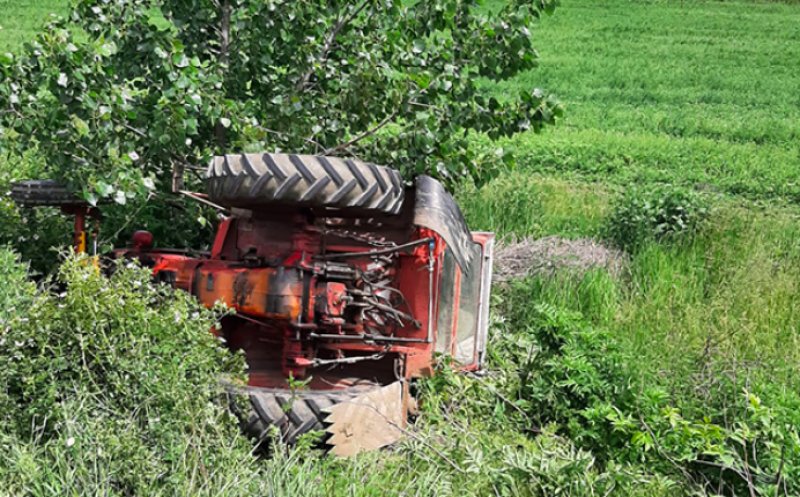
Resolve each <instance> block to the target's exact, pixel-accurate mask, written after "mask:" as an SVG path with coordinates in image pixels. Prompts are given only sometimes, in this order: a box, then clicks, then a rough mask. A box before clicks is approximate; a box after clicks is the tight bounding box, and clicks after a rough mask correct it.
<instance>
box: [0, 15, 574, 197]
mask: <svg viewBox="0 0 800 497" xmlns="http://www.w3.org/2000/svg"><path fill="white" fill-rule="evenodd" d="M556 2H557V0H527V1H522V0H512V1H508V2H505V3H503V4H502V5H501V6H494V5H492V6H488V7H487V6H482V5H480V2H477V1H474V0H435V1H416V2H403V1H401V0H381V1H378V0H360V1H357V2H352V1H340V0H335V1H327V0H326V1H321V0H310V1H302V2H294V1H288V0H77V1H76V2H75V4H74V6H73V9H72V12H71V15H70V17H69V18H68V19H57V20H54V21H52V22H51V23H50V24H48V25H47V26H46V28H45V29H44V31H43V32H42V33H41V34H40V35H39V36H38V37H37V39H36V40H35V41H34V42H33V43H30V44H29V45H27V46H26V48H25V49H24V51H23V53H22V54H20V55H19V56H13V55H11V54H5V55H0V72H1V73H2V80H0V132H1V133H2V144H3V146H4V147H5V148H6V149H7V150H9V151H11V152H12V153H22V152H23V151H28V150H31V149H36V150H37V151H38V155H39V156H40V157H41V160H42V162H43V166H42V169H43V171H42V172H43V173H44V174H47V175H49V176H51V177H55V178H58V179H62V180H65V181H68V182H70V183H71V184H72V185H73V186H74V187H75V188H76V189H80V190H82V191H83V194H84V196H85V197H86V198H87V199H88V200H90V201H92V202H94V201H97V200H100V199H102V198H110V199H113V200H115V201H116V202H117V203H120V204H124V203H126V202H128V201H129V200H131V199H135V198H142V197H143V196H146V195H148V194H151V192H153V191H156V190H162V191H168V190H169V189H170V187H171V188H172V189H180V188H183V184H184V181H185V180H189V181H196V180H197V179H199V177H200V176H201V173H200V169H201V168H199V167H198V166H197V165H198V164H203V163H205V161H206V160H207V159H208V158H209V157H210V156H211V155H212V154H214V153H223V152H226V151H241V150H284V151H294V152H305V153H327V154H338V155H351V156H359V157H361V158H364V159H367V160H371V161H375V162H382V163H387V164H391V165H392V166H394V167H398V168H399V169H401V170H402V171H403V172H404V173H405V174H407V175H409V176H412V175H415V174H420V173H426V174H432V175H435V176H437V177H439V178H441V179H443V180H445V181H447V182H451V183H452V182H453V181H455V180H457V179H458V178H461V177H463V176H469V177H471V178H473V179H474V180H476V181H477V182H479V183H480V182H482V181H485V180H486V179H488V178H489V177H491V176H492V175H493V174H494V173H495V172H496V171H497V169H498V166H497V164H498V163H502V161H500V160H498V158H497V157H496V156H495V154H494V153H485V152H480V151H478V150H476V149H475V148H474V147H473V146H471V144H470V140H469V138H470V132H482V133H487V134H488V135H489V136H490V137H499V136H508V135H511V134H513V133H517V132H520V131H525V130H529V129H532V130H534V131H538V130H539V129H541V128H542V126H544V125H545V124H548V123H552V122H553V121H554V120H555V118H556V117H557V116H558V115H560V112H561V110H560V107H559V106H558V104H557V103H556V102H555V101H554V100H553V99H552V98H550V97H548V96H546V95H545V94H544V93H543V92H542V91H541V90H538V89H531V90H529V91H525V92H523V93H521V94H520V95H514V96H511V95H509V96H508V97H507V98H503V99H500V100H499V99H497V98H494V97H486V96H484V95H483V94H482V93H481V91H480V90H481V88H482V87H483V86H486V85H487V84H489V83H490V82H492V81H498V80H503V79H508V78H511V77H513V76H514V75H515V74H517V73H519V72H520V71H524V70H527V69H530V68H532V67H534V66H535V65H536V61H537V54H536V51H535V50H534V48H533V46H532V34H531V31H530V30H531V28H532V26H533V23H534V21H535V20H536V19H537V18H539V17H540V16H541V15H542V14H544V13H551V12H552V11H553V9H554V7H555V5H556ZM506 159H508V158H506ZM186 171H190V172H192V173H194V174H188V175H186ZM184 176H186V179H185V178H184Z"/></svg>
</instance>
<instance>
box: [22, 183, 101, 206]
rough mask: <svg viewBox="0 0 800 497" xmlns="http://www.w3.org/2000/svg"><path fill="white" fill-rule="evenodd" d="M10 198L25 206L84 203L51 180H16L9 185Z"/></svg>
mask: <svg viewBox="0 0 800 497" xmlns="http://www.w3.org/2000/svg"><path fill="white" fill-rule="evenodd" d="M11 199H12V200H13V201H14V202H16V203H17V204H19V205H22V206H26V207H42V206H56V207H59V206H67V205H86V201H84V200H82V199H80V198H78V197H77V196H76V195H75V194H74V193H72V192H71V191H69V190H68V189H67V188H66V187H64V186H63V185H61V184H59V183H57V182H55V181H52V180H30V181H18V182H16V183H13V184H12V185H11Z"/></svg>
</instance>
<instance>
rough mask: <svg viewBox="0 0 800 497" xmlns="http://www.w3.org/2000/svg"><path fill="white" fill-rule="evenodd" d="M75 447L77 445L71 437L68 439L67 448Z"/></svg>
mask: <svg viewBox="0 0 800 497" xmlns="http://www.w3.org/2000/svg"><path fill="white" fill-rule="evenodd" d="M73 445H75V439H74V438H73V437H69V438H68V439H67V447H72V446H73Z"/></svg>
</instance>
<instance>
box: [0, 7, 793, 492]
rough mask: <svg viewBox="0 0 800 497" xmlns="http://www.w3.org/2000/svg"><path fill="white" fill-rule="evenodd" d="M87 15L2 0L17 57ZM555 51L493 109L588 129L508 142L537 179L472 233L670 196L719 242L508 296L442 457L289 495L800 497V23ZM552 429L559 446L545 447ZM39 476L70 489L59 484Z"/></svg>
mask: <svg viewBox="0 0 800 497" xmlns="http://www.w3.org/2000/svg"><path fill="white" fill-rule="evenodd" d="M494 3H497V2H494ZM63 5H64V2H63V1H56V0H48V1H43V0H37V1H29V2H24V1H14V2H12V1H10V0H0V7H3V12H5V13H6V15H5V17H4V19H3V20H0V25H2V26H3V29H2V30H0V51H6V50H15V49H17V48H18V47H19V46H20V45H21V43H23V42H24V41H25V40H26V39H30V38H31V37H32V36H33V34H34V28H35V27H36V26H37V25H39V24H40V23H41V22H43V20H44V19H45V17H46V16H47V14H48V13H49V12H51V11H60V10H62V9H63V8H64V7H63ZM534 34H535V37H536V39H537V43H536V46H537V47H538V49H539V51H540V54H541V67H540V68H539V69H537V70H536V71H533V72H531V73H529V74H524V75H522V76H520V77H518V78H517V79H515V80H514V81H511V82H507V83H505V84H503V85H501V86H500V87H499V88H490V89H489V90H490V91H495V92H497V94H499V95H502V94H503V93H504V92H509V91H517V90H525V89H530V88H533V87H541V88H544V89H546V90H548V91H549V92H552V93H555V94H557V95H558V96H559V97H560V99H561V100H562V101H563V102H564V104H565V107H566V110H567V113H566V118H565V119H564V120H563V121H562V122H561V123H560V124H559V125H558V126H556V127H555V128H552V129H546V130H545V131H544V132H543V133H542V134H540V135H534V134H523V135H519V136H517V137H514V138H512V139H508V140H503V141H502V142H501V143H500V145H502V146H503V147H506V148H510V149H512V150H514V151H515V152H516V155H517V158H518V165H517V168H516V170H514V171H510V172H507V173H504V174H503V175H501V176H500V177H498V178H497V179H495V180H493V181H492V182H490V183H489V184H487V185H486V186H484V187H483V188H481V189H474V188H465V190H463V191H461V192H459V198H460V201H461V203H462V206H463V208H464V211H465V213H466V215H467V217H468V219H469V221H470V224H471V225H472V227H473V228H475V229H487V230H493V231H496V232H497V233H498V234H499V235H500V237H501V239H506V240H508V239H514V238H522V237H527V236H533V237H542V236H547V235H558V236H562V237H567V238H582V237H593V238H602V237H603V236H604V234H605V233H606V232H607V228H608V226H609V223H611V222H612V221H611V219H612V215H613V212H614V209H615V207H616V206H617V205H618V202H619V199H620V198H622V197H623V196H624V195H625V192H626V191H628V190H632V188H631V187H638V186H642V185H652V184H662V183H663V184H670V185H678V186H682V187H685V188H686V189H688V190H691V191H694V192H697V194H698V195H699V197H700V198H701V199H702V201H703V202H704V203H705V205H707V206H708V207H709V214H708V217H707V220H706V222H705V223H704V224H703V225H702V226H700V228H698V230H697V232H696V233H694V234H693V235H691V236H684V237H680V238H675V239H661V240H650V241H648V242H647V243H645V244H643V245H642V246H640V247H639V248H637V249H636V250H632V251H631V253H630V254H629V257H630V261H629V269H628V271H627V272H626V273H625V274H623V275H622V276H619V277H617V276H614V275H610V274H608V273H607V272H605V271H602V270H599V271H594V272H590V273H588V274H587V275H585V276H581V277H577V278H576V277H573V276H570V275H566V274H560V275H557V276H555V277H552V278H550V277H539V278H531V279H528V280H526V281H524V282H520V283H518V284H515V285H512V286H511V287H510V288H499V289H498V290H497V291H496V299H495V308H494V309H495V316H494V325H493V328H492V333H493V338H492V346H493V349H492V352H491V354H490V356H491V358H490V363H491V371H490V374H489V378H488V379H486V380H472V379H469V378H465V377H460V376H459V377H451V376H450V375H445V377H444V378H442V379H438V380H435V381H433V382H431V383H430V384H426V385H425V386H424V387H423V395H424V397H423V398H425V399H426V400H427V404H426V405H425V406H424V415H423V416H422V418H421V420H420V422H419V423H418V425H417V426H416V427H415V430H417V431H416V433H418V436H417V437H415V438H412V439H411V440H410V441H409V442H408V443H407V444H405V445H404V446H403V447H401V448H400V449H398V450H396V451H393V452H381V453H377V454H368V455H365V456H363V457H359V458H357V459H355V460H352V461H334V460H329V459H322V460H320V459H317V458H306V457H304V455H303V454H304V453H302V452H301V453H290V454H289V455H279V456H278V457H276V458H275V459H273V460H271V461H268V462H265V463H264V468H265V469H264V471H265V474H266V475H268V480H269V482H268V484H269V485H270V486H269V491H270V492H274V494H275V495H333V494H336V495H339V494H341V495H365V496H366V495H369V496H372V495H554V494H556V493H557V492H560V493H562V494H566V495H603V494H604V492H608V493H607V495H648V496H649V495H689V494H691V493H692V492H693V491H697V490H698V489H700V488H704V490H705V491H707V492H711V491H713V490H714V489H710V488H708V487H703V480H702V475H704V474H705V475H709V474H710V473H702V469H701V468H698V467H697V464H698V463H697V461H690V460H689V459H688V456H687V455H686V454H689V453H692V454H696V453H701V454H703V457H708V458H713V457H720V460H724V461H727V462H726V464H730V465H734V464H737V461H738V459H735V457H738V456H741V454H742V453H744V454H746V456H745V457H750V456H748V455H747V454H751V453H752V454H754V455H755V454H756V451H758V455H755V456H754V457H755V458H757V459H758V460H759V463H761V464H762V465H763V468H764V471H763V473H764V474H762V475H761V476H759V477H757V478H755V480H756V481H755V483H753V482H749V481H748V480H747V478H746V477H742V476H741V475H739V474H738V473H735V472H733V471H732V470H730V469H726V468H715V471H717V473H719V476H718V477H719V478H720V479H721V480H725V481H726V482H728V483H726V485H727V484H730V486H728V487H726V488H725V490H724V492H723V493H725V494H726V495H731V494H735V495H747V494H751V495H787V494H791V493H792V492H800V439H798V435H797V431H796V426H798V425H799V424H800V415H798V414H797V413H798V412H800V410H798V409H800V394H798V392H800V205H798V204H800V5H798V4H796V3H783V2H766V1H765V2H762V1H752V2H746V1H730V2H711V1H689V0H687V1H683V2H679V1H672V2H667V1H632V0H605V1H603V2H597V1H590V0H563V2H562V5H561V6H560V7H559V9H558V10H557V12H556V14H555V15H554V16H553V17H547V18H545V19H543V20H542V22H541V25H540V26H538V27H537V29H536V30H535V32H534ZM476 140H480V141H481V142H482V143H484V144H485V145H486V146H492V147H495V146H497V145H498V144H496V143H490V142H489V141H488V140H486V139H485V138H483V137H476ZM0 167H2V163H0ZM0 255H2V254H0ZM0 296H2V295H0ZM541 304H545V308H544V310H538V307H537V306H539V305H541ZM548 309H555V310H556V311H557V312H556V311H553V313H552V314H553V315H551V313H550V312H551V311H549V310H548ZM573 313H579V315H580V317H577V318H576V317H575V315H574V314H573ZM543 330H544V331H543ZM553 330H556V331H558V332H564V333H566V336H568V339H565V342H566V345H564V347H565V350H566V349H568V350H566V351H565V350H562V351H560V352H559V353H557V354H555V356H553V357H549V356H548V358H549V359H550V360H551V361H550V362H546V361H545V362H546V363H544V364H539V363H536V362H535V359H534V360H532V359H531V352H530V350H534V349H533V347H534V346H533V345H532V343H534V342H535V340H534V339H533V338H531V337H535V336H539V335H537V334H542V333H545V334H546V333H549V332H553ZM565 330H566V331H565ZM598 337H600V338H598ZM521 350H522V351H528V356H527V359H526V357H525V354H522V353H521V352H520V351H521ZM542 350H544V348H542ZM542 350H539V352H537V353H542V354H543V352H542ZM520 354H521V355H520ZM559 354H561V355H559ZM534 355H535V354H534ZM607 360H608V361H611V362H613V364H610V363H608V362H607ZM526 361H527V362H526ZM531 364H534V365H533V366H531ZM529 368H530V369H529ZM531 371H533V378H534V379H531V377H530V376H526V375H527V374H528V373H529V372H531ZM619 371H625V374H624V375H622V377H623V378H624V382H623V381H622V380H619V378H620V376H618V373H619ZM537 375H538V377H541V378H545V379H547V380H548V381H550V383H549V384H548V385H544V386H543V385H538V386H537V383H536V381H535V377H537ZM612 379H613V381H612ZM528 380H529V383H530V385H529V384H528V383H526V381H528ZM551 380H552V381H551ZM622 383H624V384H622ZM745 391H747V392H748V393H749V394H753V395H756V396H757V397H758V400H754V398H753V397H745V394H744V392H745ZM498 392H499V393H498ZM564 392H567V393H566V394H565V393H564ZM562 395H563V397H561V396H562ZM554 398H557V399H560V400H559V402H561V403H560V404H557V405H556V407H554V408H552V411H553V413H555V414H552V413H551V414H552V416H551V417H550V418H547V417H546V416H544V415H542V414H541V413H542V412H545V411H546V410H547V409H548V407H547V406H549V405H551V403H553V402H555V401H553V399H554ZM509 399H510V400H509ZM565 399H566V400H565ZM576 399H579V400H580V399H582V400H581V402H583V401H585V402H586V403H588V406H589V407H586V406H583V407H581V408H579V407H576V406H579V405H580V402H578V400H576ZM587 399H588V400H587ZM551 407H552V406H551ZM520 413H521V414H520ZM542 419H543V420H544V421H543V423H544V424H545V426H539V425H538V422H539V421H540V420H542ZM645 420H647V422H645ZM548 421H549V422H552V425H548V424H547V422H548ZM648 423H649V424H648ZM532 425H534V426H535V430H539V429H542V430H543V431H544V435H541V436H539V437H531V436H529V434H530V432H531V430H532V429H534V428H531V426H532ZM793 427H794V428H793ZM792 430H794V431H792ZM723 432H724V433H725V434H721V433H723ZM749 433H760V434H764V433H771V434H774V437H773V438H770V439H769V440H770V442H769V443H765V442H764V441H763V440H764V439H763V438H758V436H754V435H753V436H751V435H748V434H749ZM759 436H761V435H759ZM718 437H719V438H718ZM737 437H738V438H737ZM742 440H743V441H742ZM775 440H780V442H775ZM2 444H3V440H2V438H0V447H2ZM742 446H743V447H744V451H742ZM29 450H30V451H31V452H25V451H24V450H23V451H22V455H21V456H20V455H17V456H15V457H16V459H14V461H15V464H17V466H15V467H17V468H23V469H22V470H19V471H18V473H14V472H13V471H12V472H10V473H9V474H11V475H18V474H24V473H25V471H24V469H25V468H26V467H29V466H25V464H26V463H27V464H33V463H31V462H30V460H33V458H34V455H35V454H34V453H35V451H36V450H39V449H38V448H33V449H32V448H30V447H29ZM692 451H694V452H692ZM720 454H722V455H720ZM683 457H686V458H687V459H682V458H683ZM727 457H733V459H731V460H730V461H729V460H728V459H724V458H727ZM26 458H27V459H26ZM714 460H715V461H716V459H714ZM61 463H62V464H65V465H66V466H69V464H68V463H66V462H64V461H61ZM701 463H702V462H701ZM86 464H88V463H86ZM748 464H752V465H753V470H754V471H755V462H753V461H752V460H751V461H750V462H749V463H748ZM778 468H780V469H778ZM1 470H2V464H0V471H1ZM37 471H40V472H41V474H42V475H44V476H42V477H41V478H42V481H46V482H49V483H52V482H53V481H57V482H58V484H62V483H63V482H61V481H60V480H58V478H60V477H61V476H60V475H61V473H59V472H58V471H59V470H58V469H56V470H53V471H52V472H49V469H47V468H37ZM81 471H87V472H91V471H90V470H89V469H87V468H85V467H81ZM776 471H778V472H783V474H782V475H781V474H778V476H777V477H776V476H775V474H776ZM687 474H688V475H689V476H687ZM723 475H725V478H723ZM0 477H2V473H0ZM762 477H763V478H762ZM9 478H11V477H9ZM48 478H52V479H53V480H52V481H51V480H48ZM695 478H697V479H695ZM759 478H761V479H759ZM776 478H777V483H780V482H781V481H785V482H789V483H788V484H787V485H788V489H789V490H786V489H787V486H784V487H783V488H781V487H780V485H776V484H775V483H776V482H775V481H773V480H775V479H776ZM781 478H783V479H784V480H781ZM762 480H763V481H762ZM15 482H16V483H15V484H17V485H20V488H22V487H24V485H23V484H22V483H19V481H17V480H15ZM192 483H194V480H193V481H192ZM40 484H41V485H43V486H45V487H46V485H45V484H44V483H40ZM756 484H758V487H757V488H751V486H756ZM53 485H54V486H57V485H56V484H55V483H53ZM232 485H233V484H232ZM248 485H256V484H255V483H253V482H249V483H248ZM1 487H2V485H0V496H2V495H3V491H2V488H1ZM187 488H190V489H192V490H193V491H196V490H197V487H191V486H188V487H187ZM248 488H249V489H250V490H253V488H262V487H257V486H256V487H253V486H250V487H248ZM596 489H602V491H598V492H597V493H594V491H595V490H596ZM200 490H201V491H196V492H195V493H198V494H208V495H212V494H214V492H213V490H210V489H208V488H201V489H200ZM253 491H255V492H256V493H257V492H258V491H257V490H253ZM753 492H756V493H753ZM34 493H35V492H34ZM39 494H40V495H44V494H46V491H45V492H41V493H39Z"/></svg>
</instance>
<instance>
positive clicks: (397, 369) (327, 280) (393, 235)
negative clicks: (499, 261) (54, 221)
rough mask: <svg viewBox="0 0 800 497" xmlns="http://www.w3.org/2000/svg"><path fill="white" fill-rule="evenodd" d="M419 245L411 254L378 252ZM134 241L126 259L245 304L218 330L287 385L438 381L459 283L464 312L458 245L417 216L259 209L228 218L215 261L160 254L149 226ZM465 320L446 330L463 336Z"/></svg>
mask: <svg viewBox="0 0 800 497" xmlns="http://www.w3.org/2000/svg"><path fill="white" fill-rule="evenodd" d="M414 241H420V243H419V244H417V245H415V246H413V248H411V249H409V250H404V251H400V252H397V253H391V252H390V253H388V254H382V255H371V254H370V252H372V251H376V249H380V248H385V247H387V246H390V245H389V244H391V243H393V244H395V245H403V244H406V243H409V242H414ZM478 242H480V241H479V240H478ZM132 245H133V246H132V247H131V248H129V249H121V250H117V251H116V255H117V256H118V257H135V258H138V259H139V260H140V261H141V262H142V263H143V264H145V265H147V266H148V267H151V268H152V270H153V276H154V278H155V279H156V280H158V281H162V282H165V283H168V284H171V285H173V286H174V287H176V288H179V289H182V290H185V291H188V292H190V293H192V294H193V295H195V296H196V297H197V299H198V300H199V301H200V302H202V303H203V304H204V305H207V306H212V305H214V304H215V303H217V302H220V301H221V302H223V303H225V304H226V305H227V306H229V307H231V308H232V309H234V310H235V311H236V314H235V315H232V316H228V317H226V318H224V319H223V321H222V325H221V327H220V328H219V329H217V330H215V333H217V334H219V335H220V336H221V337H224V338H225V339H226V341H227V343H228V345H229V346H230V347H231V348H232V349H237V350H243V351H244V353H245V355H246V358H247V363H248V368H249V381H250V384H251V385H256V386H266V387H276V388H285V387H287V384H288V379H289V378H290V377H291V378H295V379H306V380H309V381H310V386H311V388H319V389H336V388H344V387H346V386H347V385H349V384H352V382H353V381H354V379H359V378H360V379H369V380H370V381H377V382H379V383H387V384H388V383H391V382H392V381H396V380H397V379H404V380H408V379H412V378H418V377H423V376H428V375H430V374H432V373H433V370H434V347H435V337H436V334H437V332H438V330H436V323H437V314H438V312H439V310H438V301H439V296H440V294H441V291H442V290H441V289H442V286H443V285H452V286H453V287H454V288H455V290H456V292H455V295H456V300H455V304H454V305H455V306H456V309H458V290H459V288H460V285H459V281H460V278H461V277H462V276H461V272H460V270H457V271H456V276H455V278H454V279H453V280H451V281H441V280H442V265H443V260H444V255H445V250H446V249H447V247H446V244H445V242H444V241H443V240H442V238H441V237H440V236H439V235H438V234H437V233H435V232H433V231H431V230H429V229H424V228H417V227H415V226H413V225H412V223H411V221H410V220H409V216H395V217H393V218H391V219H374V220H364V219H355V220H354V219H339V218H326V217H319V218H312V217H310V216H309V215H308V213H305V212H301V211H299V210H297V211H294V212H259V213H252V214H251V215H249V216H241V215H240V216H237V217H229V218H226V219H224V220H222V222H221V223H220V225H219V227H218V230H217V234H216V237H215V239H214V242H213V245H212V249H211V252H210V254H209V255H208V256H204V257H193V256H190V255H188V254H187V253H180V252H178V251H165V250H161V251H159V250H151V249H150V247H151V246H152V237H150V239H148V237H147V236H145V235H143V234H141V232H137V235H135V237H134V240H133V244H132ZM362 253H363V256H361V255H360V254H362ZM342 254H348V255H347V256H344V257H342V256H341V255H342ZM473 277H480V276H479V275H478V274H475V275H474V276H473ZM457 315H458V313H457V312H456V313H455V317H454V319H453V323H452V329H451V330H446V332H448V333H450V334H451V343H455V333H456V325H457V319H458V318H457ZM475 364H476V363H473V364H466V365H464V367H465V368H473V367H475Z"/></svg>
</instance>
